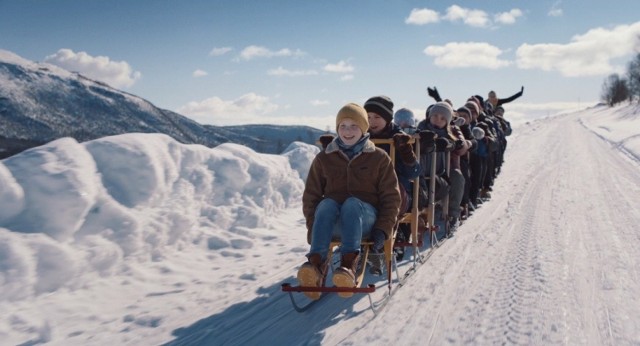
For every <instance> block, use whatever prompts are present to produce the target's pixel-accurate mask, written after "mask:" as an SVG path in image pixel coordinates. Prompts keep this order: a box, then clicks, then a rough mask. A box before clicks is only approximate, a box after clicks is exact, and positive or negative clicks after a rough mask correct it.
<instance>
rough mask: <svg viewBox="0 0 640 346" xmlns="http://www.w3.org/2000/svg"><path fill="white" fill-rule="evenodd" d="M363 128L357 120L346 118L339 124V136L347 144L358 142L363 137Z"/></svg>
mask: <svg viewBox="0 0 640 346" xmlns="http://www.w3.org/2000/svg"><path fill="white" fill-rule="evenodd" d="M362 135H363V133H362V130H360V127H359V126H358V124H356V122H355V121H353V120H351V119H349V118H346V119H344V120H342V121H341V122H340V124H338V136H340V139H341V140H342V142H343V143H344V144H346V145H354V144H356V143H357V142H358V141H359V140H360V138H362Z"/></svg>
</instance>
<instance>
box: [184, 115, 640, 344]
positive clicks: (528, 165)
mask: <svg viewBox="0 0 640 346" xmlns="http://www.w3.org/2000/svg"><path fill="white" fill-rule="evenodd" d="M506 161H507V162H506V164H505V166H504V167H503V172H502V174H501V175H500V177H499V178H498V180H497V182H496V185H495V187H494V192H493V198H492V200H491V201H490V202H488V203H485V204H484V205H483V206H482V208H480V209H479V210H478V211H477V212H476V213H475V215H473V217H472V218H470V219H469V220H468V221H467V222H466V223H465V224H464V225H463V226H462V227H461V228H460V230H459V232H458V233H457V234H456V236H455V237H454V238H452V239H451V240H449V241H448V242H446V243H445V244H444V245H443V246H442V247H441V248H440V249H438V251H436V252H435V253H434V254H433V256H432V257H431V258H430V260H429V261H428V262H427V264H425V265H424V266H422V267H421V268H420V271H419V272H418V273H417V274H416V275H414V276H413V277H412V278H411V280H410V281H409V283H408V284H407V285H406V286H405V287H403V288H402V289H400V290H399V291H398V293H397V294H396V295H395V296H394V297H393V298H392V301H391V304H389V306H387V308H386V309H385V310H383V311H382V313H381V314H380V315H379V316H377V317H375V318H374V315H373V313H372V312H371V311H370V310H368V309H367V308H368V300H367V299H366V298H365V297H354V298H351V299H348V300H343V299H341V298H338V297H334V296H330V297H328V298H326V299H325V300H324V301H322V302H321V303H320V304H319V306H317V307H314V308H313V309H312V310H311V311H308V312H306V313H304V314H298V313H295V312H294V311H293V310H292V309H291V307H290V304H289V302H288V298H287V297H286V295H285V294H284V293H281V292H279V284H280V283H281V282H282V281H291V280H292V275H293V273H294V271H295V265H296V264H299V263H297V262H299V255H300V254H298V255H296V256H297V257H295V258H294V259H291V258H288V261H289V263H293V264H294V267H291V268H288V269H287V268H280V269H279V271H278V273H277V274H276V275H275V276H274V277H272V278H271V279H274V280H276V282H271V283H268V282H263V283H261V284H263V285H266V286H267V287H268V288H266V289H264V290H263V291H264V292H263V296H262V297H260V298H257V299H254V300H253V301H250V302H247V303H241V304H236V305H234V306H231V307H229V308H227V309H226V311H224V312H222V313H220V314H216V315H213V316H211V317H210V318H208V319H202V320H200V321H199V322H198V323H196V324H193V325H191V326H189V327H186V328H185V329H184V330H182V331H180V332H179V333H177V334H176V336H177V338H176V339H175V340H174V344H191V345H195V344H198V345H200V344H208V343H214V344H257V343H260V342H263V341H265V340H269V342H270V343H274V344H281V343H286V344H323V345H333V344H344V345H362V344H380V345H389V344H397V345H426V344H431V345H442V344H455V345H460V344H467V345H487V344H518V345H532V344H536V345H542V344H544V345H549V344H573V345H575V344H580V345H638V344H640V301H639V299H638V294H639V293H640V263H639V262H640V259H639V256H638V255H639V254H640V233H639V232H638V230H637V225H638V224H639V223H640V209H639V208H637V205H638V202H639V201H640V199H639V196H640V169H639V166H638V162H636V161H633V160H632V159H629V158H628V157H626V156H624V155H623V154H621V153H620V152H618V151H617V150H616V149H615V148H614V147H613V146H612V145H611V144H609V143H608V142H606V141H603V140H602V139H601V138H600V137H598V136H596V135H595V134H594V133H592V132H591V131H590V130H589V129H587V128H586V127H585V126H583V125H582V124H581V122H580V121H579V120H578V116H577V115H576V114H573V115H569V116H563V117H557V118H554V119H551V120H544V121H539V122H535V123H532V124H531V125H528V126H523V127H521V128H520V129H519V133H518V135H517V138H516V137H514V138H511V140H510V143H509V148H508V155H507V157H506ZM296 260H298V261H297V262H296Z"/></svg>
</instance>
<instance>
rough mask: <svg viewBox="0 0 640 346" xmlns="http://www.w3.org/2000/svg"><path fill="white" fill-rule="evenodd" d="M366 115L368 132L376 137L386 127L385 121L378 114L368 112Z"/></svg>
mask: <svg viewBox="0 0 640 346" xmlns="http://www.w3.org/2000/svg"><path fill="white" fill-rule="evenodd" d="M367 114H368V115H369V132H371V133H372V134H374V135H376V134H378V133H380V132H382V130H384V128H385V127H387V121H386V120H384V118H383V117H381V116H380V115H378V113H373V112H369V113H367Z"/></svg>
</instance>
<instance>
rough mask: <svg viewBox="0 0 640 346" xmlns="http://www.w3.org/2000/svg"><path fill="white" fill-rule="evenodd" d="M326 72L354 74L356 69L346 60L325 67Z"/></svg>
mask: <svg viewBox="0 0 640 346" xmlns="http://www.w3.org/2000/svg"><path fill="white" fill-rule="evenodd" d="M324 70H325V71H327V72H336V73H349V72H353V70H354V68H353V66H352V65H351V64H349V63H348V62H346V61H344V60H340V61H339V62H338V63H337V64H327V65H325V67H324Z"/></svg>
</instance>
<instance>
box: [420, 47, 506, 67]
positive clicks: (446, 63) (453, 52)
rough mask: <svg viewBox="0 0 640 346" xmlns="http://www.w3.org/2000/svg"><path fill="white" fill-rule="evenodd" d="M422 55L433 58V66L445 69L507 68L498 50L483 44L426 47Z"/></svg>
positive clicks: (500, 51)
mask: <svg viewBox="0 0 640 346" xmlns="http://www.w3.org/2000/svg"><path fill="white" fill-rule="evenodd" d="M424 53H425V54H426V55H429V56H433V57H435V64H436V65H437V66H440V67H446V68H461V67H480V68H489V69H497V68H500V67H504V66H508V65H510V64H511V63H510V62H509V61H507V60H500V59H499V58H498V57H499V56H500V55H501V54H502V50H500V48H498V47H495V46H492V45H490V44H488V43H485V42H449V43H447V44H446V45H444V46H428V47H427V48H425V49H424Z"/></svg>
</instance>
